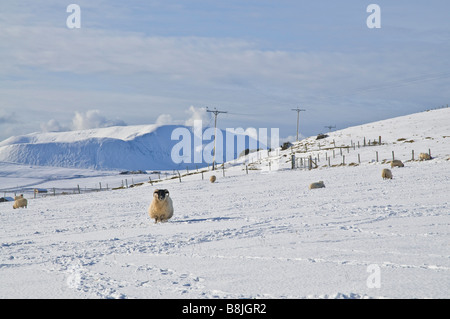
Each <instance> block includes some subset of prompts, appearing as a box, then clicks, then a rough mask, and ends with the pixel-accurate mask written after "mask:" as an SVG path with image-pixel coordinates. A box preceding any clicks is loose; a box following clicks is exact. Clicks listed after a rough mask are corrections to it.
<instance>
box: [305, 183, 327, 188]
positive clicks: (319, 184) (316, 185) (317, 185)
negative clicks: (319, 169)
mask: <svg viewBox="0 0 450 319" xmlns="http://www.w3.org/2000/svg"><path fill="white" fill-rule="evenodd" d="M323 187H325V184H324V183H323V181H320V182H315V183H311V184H309V189H314V188H323Z"/></svg>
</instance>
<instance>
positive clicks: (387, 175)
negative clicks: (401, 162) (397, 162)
mask: <svg viewBox="0 0 450 319" xmlns="http://www.w3.org/2000/svg"><path fill="white" fill-rule="evenodd" d="M381 177H383V179H392V172H391V170H390V169H388V168H384V169H383V170H382V171H381Z"/></svg>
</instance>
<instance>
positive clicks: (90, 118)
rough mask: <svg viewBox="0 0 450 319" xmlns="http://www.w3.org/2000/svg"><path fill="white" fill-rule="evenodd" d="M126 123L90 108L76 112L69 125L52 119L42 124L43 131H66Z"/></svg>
mask: <svg viewBox="0 0 450 319" xmlns="http://www.w3.org/2000/svg"><path fill="white" fill-rule="evenodd" d="M124 125H126V123H125V122H124V121H122V120H109V119H107V118H106V117H104V116H103V115H101V113H100V111H99V110H89V111H86V112H84V113H83V112H75V115H74V117H73V118H72V121H71V123H70V124H69V125H62V124H60V123H59V121H57V120H55V119H51V120H49V121H48V122H46V123H41V125H40V126H41V131H42V132H64V131H78V130H87V129H92V128H102V127H110V126H124Z"/></svg>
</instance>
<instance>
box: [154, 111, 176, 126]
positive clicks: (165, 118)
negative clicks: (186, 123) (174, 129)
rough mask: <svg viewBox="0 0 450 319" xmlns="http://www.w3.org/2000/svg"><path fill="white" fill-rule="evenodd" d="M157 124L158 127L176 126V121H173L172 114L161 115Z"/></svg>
mask: <svg viewBox="0 0 450 319" xmlns="http://www.w3.org/2000/svg"><path fill="white" fill-rule="evenodd" d="M155 124H156V125H170V124H174V121H173V119H172V115H170V114H161V115H160V116H158V118H157V119H156V123H155Z"/></svg>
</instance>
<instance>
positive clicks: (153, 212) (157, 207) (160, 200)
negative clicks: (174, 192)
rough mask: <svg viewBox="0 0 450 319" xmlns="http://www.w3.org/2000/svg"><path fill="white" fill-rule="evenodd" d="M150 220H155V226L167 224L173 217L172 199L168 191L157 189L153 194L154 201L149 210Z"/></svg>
mask: <svg viewBox="0 0 450 319" xmlns="http://www.w3.org/2000/svg"><path fill="white" fill-rule="evenodd" d="M148 214H149V215H150V218H152V219H155V224H156V223H157V222H158V221H159V222H167V221H168V220H169V219H170V218H172V216H173V204H172V199H171V198H170V197H169V191H168V190H167V189H156V190H155V191H154V192H153V200H152V202H151V204H150V207H149V208H148Z"/></svg>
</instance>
